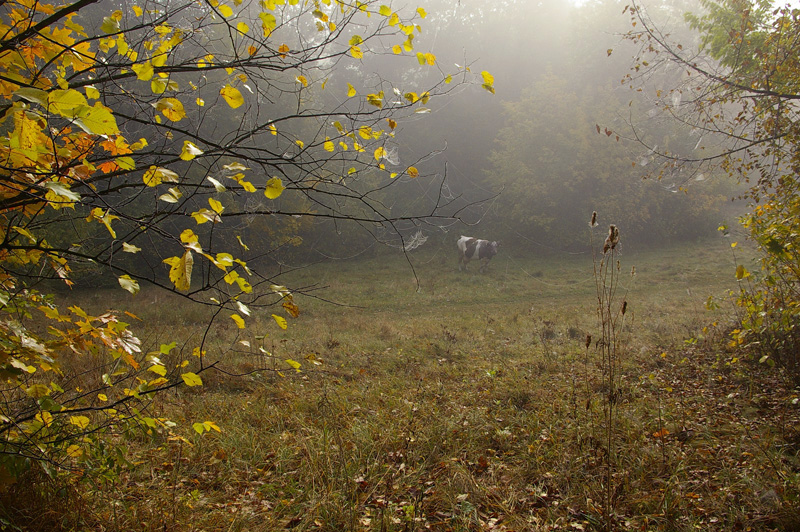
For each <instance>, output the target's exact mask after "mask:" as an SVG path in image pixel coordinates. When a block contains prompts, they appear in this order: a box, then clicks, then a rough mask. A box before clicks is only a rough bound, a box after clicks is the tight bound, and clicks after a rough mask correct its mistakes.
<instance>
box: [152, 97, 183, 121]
mask: <svg viewBox="0 0 800 532" xmlns="http://www.w3.org/2000/svg"><path fill="white" fill-rule="evenodd" d="M155 107H156V109H157V110H158V111H161V113H162V114H163V115H164V116H165V117H167V119H168V120H171V121H172V122H180V121H181V120H182V119H184V118H186V111H185V110H184V109H183V104H182V103H181V101H180V100H179V99H177V98H165V99H163V100H159V101H158V102H157V103H156V105H155Z"/></svg>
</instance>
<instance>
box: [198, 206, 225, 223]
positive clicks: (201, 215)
mask: <svg viewBox="0 0 800 532" xmlns="http://www.w3.org/2000/svg"><path fill="white" fill-rule="evenodd" d="M191 216H192V218H194V220H195V221H196V222H197V225H202V224H204V223H206V222H212V223H219V222H221V221H222V218H220V216H219V214H217V213H215V212H214V211H210V210H208V209H206V208H202V209H200V210H199V211H195V212H193V213H192V214H191Z"/></svg>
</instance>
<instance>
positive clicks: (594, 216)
mask: <svg viewBox="0 0 800 532" xmlns="http://www.w3.org/2000/svg"><path fill="white" fill-rule="evenodd" d="M589 227H597V211H592V221H591V222H589Z"/></svg>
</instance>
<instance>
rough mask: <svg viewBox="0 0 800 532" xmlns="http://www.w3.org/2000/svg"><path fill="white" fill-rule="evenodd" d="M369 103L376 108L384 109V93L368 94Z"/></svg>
mask: <svg viewBox="0 0 800 532" xmlns="http://www.w3.org/2000/svg"><path fill="white" fill-rule="evenodd" d="M367 103H368V104H370V105H374V106H375V107H380V108H383V91H380V92H379V93H377V94H367Z"/></svg>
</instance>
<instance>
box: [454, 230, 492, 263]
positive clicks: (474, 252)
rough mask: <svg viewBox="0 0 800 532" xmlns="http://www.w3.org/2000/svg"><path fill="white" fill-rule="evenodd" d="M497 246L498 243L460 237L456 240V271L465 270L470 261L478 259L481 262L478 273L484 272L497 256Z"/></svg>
mask: <svg viewBox="0 0 800 532" xmlns="http://www.w3.org/2000/svg"><path fill="white" fill-rule="evenodd" d="M499 245H500V243H499V242H489V241H488V240H480V239H478V238H472V237H471V236H463V235H462V236H461V238H459V239H458V270H459V271H461V270H462V269H466V268H467V263H468V262H469V261H470V260H472V259H479V260H480V261H481V267H480V269H479V271H480V272H484V271H486V266H488V265H489V261H490V260H492V257H494V256H495V255H497V247H498V246H499Z"/></svg>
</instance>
